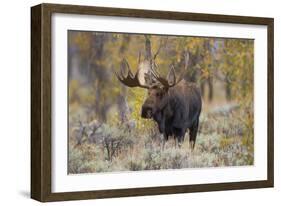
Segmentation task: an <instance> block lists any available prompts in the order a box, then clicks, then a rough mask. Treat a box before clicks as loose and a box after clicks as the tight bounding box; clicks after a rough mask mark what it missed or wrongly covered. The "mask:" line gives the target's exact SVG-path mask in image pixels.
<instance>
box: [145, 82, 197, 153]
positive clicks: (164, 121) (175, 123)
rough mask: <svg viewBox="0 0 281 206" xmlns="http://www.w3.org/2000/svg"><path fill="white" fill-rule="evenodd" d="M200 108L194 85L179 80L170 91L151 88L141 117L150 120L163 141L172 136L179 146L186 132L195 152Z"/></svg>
mask: <svg viewBox="0 0 281 206" xmlns="http://www.w3.org/2000/svg"><path fill="white" fill-rule="evenodd" d="M201 107H202V100H201V94H200V90H199V89H198V88H197V86H196V85H195V84H194V83H189V82H186V81H185V80H182V81H180V82H179V83H178V84H177V85H175V86H174V87H171V88H169V89H167V88H161V87H159V86H154V87H152V88H150V89H149V90H148V97H147V99H146V101H145V102H144V104H143V107H142V117H143V118H153V119H154V120H155V121H156V122H157V124H158V128H159V131H160V133H161V134H163V135H164V139H165V140H168V137H169V136H174V138H176V140H178V143H181V142H182V141H183V139H184V136H185V133H186V131H187V129H189V135H190V139H189V141H190V143H191V147H192V148H194V146H195V141H196V136H197V131H198V125H199V116H200V113H201Z"/></svg>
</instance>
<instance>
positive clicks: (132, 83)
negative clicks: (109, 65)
mask: <svg viewBox="0 0 281 206" xmlns="http://www.w3.org/2000/svg"><path fill="white" fill-rule="evenodd" d="M124 68H126V70H127V74H126V75H125V74H124V73H125V71H124ZM115 75H116V77H117V78H118V80H119V81H120V82H121V83H123V84H124V85H126V86H127V87H141V88H145V89H149V86H148V85H145V84H144V83H143V82H142V81H140V78H139V77H140V67H139V68H138V70H137V72H136V74H135V75H134V74H133V73H132V71H131V69H130V66H129V64H128V62H127V60H126V59H123V61H122V63H121V69H120V72H119V73H117V72H115Z"/></svg>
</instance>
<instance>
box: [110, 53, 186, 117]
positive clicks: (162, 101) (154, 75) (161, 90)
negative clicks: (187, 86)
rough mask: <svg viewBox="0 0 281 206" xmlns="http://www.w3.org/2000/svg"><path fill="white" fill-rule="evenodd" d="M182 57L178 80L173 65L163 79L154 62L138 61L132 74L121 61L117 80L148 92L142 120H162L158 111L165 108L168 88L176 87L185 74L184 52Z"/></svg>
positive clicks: (143, 106)
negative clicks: (182, 61) (182, 66)
mask: <svg viewBox="0 0 281 206" xmlns="http://www.w3.org/2000/svg"><path fill="white" fill-rule="evenodd" d="M184 56H185V62H184V69H183V71H182V73H181V74H180V75H179V77H178V78H177V77H176V74H175V68H174V66H173V65H171V66H170V69H169V72H168V75H167V77H166V78H164V77H162V76H161V75H160V74H159V73H158V71H157V70H158V69H157V68H158V66H157V64H156V63H155V61H149V60H144V61H142V62H140V60H139V63H138V68H137V71H136V73H135V74H133V73H132V71H131V69H130V66H129V64H128V62H127V60H126V59H123V61H122V63H121V69H120V71H119V72H116V73H115V74H116V76H117V78H118V80H119V81H120V82H121V83H122V84H124V85H125V86H127V87H140V88H144V89H147V91H148V92H147V98H146V100H145V101H144V103H143V105H142V110H141V117H142V118H147V119H150V118H154V119H155V120H156V121H157V119H161V118H162V115H163V114H161V113H159V112H158V111H162V108H163V107H165V105H166V102H167V99H168V97H169V90H170V88H172V87H174V86H175V85H177V84H178V83H179V82H180V81H181V80H182V79H183V77H184V74H185V72H186V69H187V66H188V60H189V55H188V53H187V52H186V53H185V55H184ZM165 111H169V110H165ZM168 113H169V112H168ZM166 115H168V114H166Z"/></svg>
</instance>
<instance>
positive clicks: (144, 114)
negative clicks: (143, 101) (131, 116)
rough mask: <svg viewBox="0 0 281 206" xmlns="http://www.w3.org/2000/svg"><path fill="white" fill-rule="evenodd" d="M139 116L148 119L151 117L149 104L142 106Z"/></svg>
mask: <svg viewBox="0 0 281 206" xmlns="http://www.w3.org/2000/svg"><path fill="white" fill-rule="evenodd" d="M141 117H142V118H145V119H150V118H151V117H152V108H151V107H150V106H142V109H141Z"/></svg>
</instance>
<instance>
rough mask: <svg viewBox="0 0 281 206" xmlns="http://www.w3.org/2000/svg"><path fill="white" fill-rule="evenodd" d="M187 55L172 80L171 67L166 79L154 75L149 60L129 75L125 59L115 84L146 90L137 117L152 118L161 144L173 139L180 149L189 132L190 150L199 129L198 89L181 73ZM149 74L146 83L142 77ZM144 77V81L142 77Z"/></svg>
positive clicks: (199, 95)
mask: <svg viewBox="0 0 281 206" xmlns="http://www.w3.org/2000/svg"><path fill="white" fill-rule="evenodd" d="M188 59H189V55H188V53H186V55H185V63H184V69H183V72H182V74H181V75H180V76H179V78H176V74H175V69H174V66H171V67H170V71H169V73H168V75H167V77H166V78H163V77H162V76H161V75H160V74H159V73H158V72H157V65H156V64H155V63H153V64H151V61H148V60H146V61H144V62H141V63H140V62H139V65H138V69H137V72H136V73H135V74H133V73H132V71H131V69H130V66H129V64H128V62H127V61H126V59H123V67H121V68H124V66H125V68H126V71H127V72H126V73H127V74H125V72H124V70H122V69H121V71H120V72H118V73H116V76H117V78H118V79H119V81H120V82H121V83H122V84H124V85H126V86H127V87H141V88H144V89H147V90H148V95H147V98H146V100H145V101H144V103H143V105H142V109H141V117H142V118H147V119H153V120H154V121H156V122H157V124H158V128H159V132H160V133H161V134H163V137H164V141H163V145H162V146H163V147H164V144H165V142H166V141H167V140H168V138H169V137H174V138H175V140H176V141H177V142H178V145H179V146H180V145H181V143H182V142H183V140H184V136H185V133H186V132H187V129H189V141H190V147H191V148H192V149H194V147H195V141H196V136H197V131H198V126H199V116H200V113H201V107H202V100H201V94H200V90H199V88H198V87H197V86H196V85H195V83H191V82H187V81H186V80H185V79H184V74H185V71H186V69H187V65H188ZM148 74H149V77H150V79H152V81H150V83H149V84H147V81H146V78H147V75H148ZM145 77H146V78H145Z"/></svg>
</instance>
